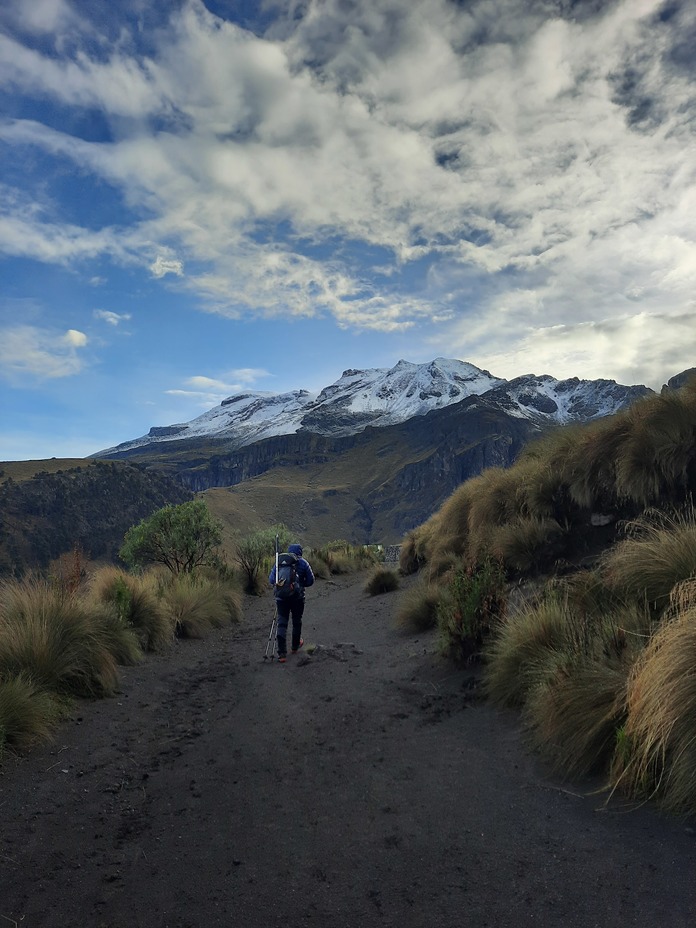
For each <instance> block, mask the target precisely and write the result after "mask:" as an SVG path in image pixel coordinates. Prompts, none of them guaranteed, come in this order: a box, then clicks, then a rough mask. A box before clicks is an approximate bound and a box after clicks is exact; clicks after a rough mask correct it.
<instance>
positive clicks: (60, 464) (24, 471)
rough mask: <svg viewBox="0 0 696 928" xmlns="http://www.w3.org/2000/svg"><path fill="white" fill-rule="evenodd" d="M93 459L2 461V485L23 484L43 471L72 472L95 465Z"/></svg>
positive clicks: (0, 481)
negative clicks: (14, 482)
mask: <svg viewBox="0 0 696 928" xmlns="http://www.w3.org/2000/svg"><path fill="white" fill-rule="evenodd" d="M93 463H94V459H93V458H47V459H43V460H37V461H0V485H2V484H3V483H5V482H6V481H7V480H8V479H10V478H11V479H12V480H15V481H16V482H17V483H21V482H22V481H23V480H31V478H32V477H33V476H34V475H35V474H39V473H41V472H42V471H43V472H44V473H47V474H56V473H58V472H59V471H64V470H71V469H72V468H75V467H86V466H87V465H88V464H93Z"/></svg>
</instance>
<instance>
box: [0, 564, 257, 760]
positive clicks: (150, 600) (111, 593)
mask: <svg viewBox="0 0 696 928" xmlns="http://www.w3.org/2000/svg"><path fill="white" fill-rule="evenodd" d="M240 618H241V596H240V591H239V588H238V585H237V584H236V583H235V582H231V581H230V579H229V578H225V579H221V578H220V577H219V576H218V575H216V573H215V572H214V571H208V572H207V573H206V572H205V571H204V570H200V571H199V572H194V573H186V574H180V575H178V576H177V575H172V574H170V573H169V572H167V571H165V572H161V571H150V572H148V573H145V574H142V575H131V574H127V573H126V572H125V571H122V570H118V569H117V568H110V567H109V568H104V569H102V570H99V571H96V572H95V573H94V575H93V576H91V577H89V578H88V579H87V582H86V583H85V584H84V585H83V586H82V587H81V588H79V589H76V588H72V585H68V586H66V585H65V584H64V583H61V582H60V581H59V580H58V579H57V578H53V579H45V578H39V577H28V578H25V579H24V580H22V581H18V580H10V581H5V582H3V583H0V754H2V751H3V749H4V748H6V747H8V748H23V747H25V746H27V745H28V744H31V743H32V742H33V741H35V740H39V739H42V738H46V737H48V736H49V735H50V734H51V731H52V729H53V727H54V725H55V723H56V722H57V721H58V720H59V719H60V718H61V717H62V716H63V715H64V714H65V713H66V712H67V711H68V710H69V707H70V703H71V700H72V699H74V698H75V697H90V698H96V697H101V696H106V695H109V694H111V693H113V692H114V691H115V690H116V688H117V686H118V673H119V671H118V668H119V667H120V666H126V665H129V664H136V663H138V662H139V661H141V660H142V659H143V657H144V654H145V652H146V651H160V650H163V649H164V648H166V647H167V646H168V645H170V644H171V643H172V642H173V641H174V639H175V637H177V636H180V637H201V636H202V635H204V634H205V633H206V632H207V631H208V630H209V629H211V628H213V627H220V626H222V625H223V624H227V623H231V622H238V621H239V620H240Z"/></svg>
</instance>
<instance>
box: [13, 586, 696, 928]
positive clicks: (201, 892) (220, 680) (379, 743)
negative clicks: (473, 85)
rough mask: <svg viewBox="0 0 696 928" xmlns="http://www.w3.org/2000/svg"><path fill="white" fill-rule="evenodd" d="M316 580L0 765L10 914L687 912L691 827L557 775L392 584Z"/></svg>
mask: <svg viewBox="0 0 696 928" xmlns="http://www.w3.org/2000/svg"><path fill="white" fill-rule="evenodd" d="M363 582H364V577H358V578H355V577H353V578H349V579H345V580H341V581H340V582H339V583H337V584H335V583H326V582H321V581H318V582H317V585H316V586H315V587H314V588H313V589H312V590H311V591H309V594H308V605H307V615H306V622H305V631H304V637H305V640H306V641H308V642H313V643H316V644H318V645H319V646H320V647H319V648H318V650H317V651H316V653H315V654H313V655H311V656H310V655H307V654H303V653H302V652H301V653H300V654H299V655H296V656H294V657H290V658H289V659H288V663H287V664H286V665H285V666H282V665H279V664H273V665H270V664H268V663H264V662H263V660H262V654H263V647H264V644H265V637H266V635H267V633H268V626H269V623H270V616H271V613H270V610H271V600H270V598H269V597H263V598H261V599H259V600H247V614H246V617H245V620H244V623H243V625H242V626H241V627H239V628H236V629H231V630H225V631H223V632H216V633H214V634H213V635H211V636H210V637H209V638H208V639H206V640H205V641H202V642H182V643H180V644H178V645H177V647H176V648H175V649H174V650H173V652H171V653H170V654H168V655H166V656H163V657H157V658H154V659H150V660H148V661H147V662H146V663H145V664H144V665H142V666H140V667H137V668H129V669H127V670H125V671H124V673H123V678H122V686H121V692H120V693H119V695H118V696H117V697H116V698H114V699H109V700H104V701H102V702H99V703H95V704H86V705H84V706H82V707H81V708H80V714H79V715H78V716H77V718H76V719H75V720H74V721H73V722H70V723H68V724H66V725H64V726H62V727H61V729H60V731H59V733H58V735H57V738H56V741H55V743H54V744H52V745H50V746H48V747H46V748H42V749H39V750H35V751H34V752H32V753H31V754H30V755H29V756H28V757H26V758H24V759H22V760H20V761H18V762H10V763H9V764H7V765H6V766H5V768H4V771H3V772H2V773H1V774H0V816H1V820H2V832H1V839H0V928H1V926H3V925H5V926H11V925H13V924H16V925H17V926H21V928H54V926H55V928H58V926H60V928H72V926H84V928H136V926H147V928H199V926H206V928H210V926H218V925H220V926H222V925H225V926H235V928H274V926H281V925H282V926H286V928H299V926H308V925H316V926H326V928H344V926H345V928H372V926H382V928H385V926H390V928H391V926H393V928H431V926H432V928H440V926H441V928H455V926H456V928H461V926H468V925H472V926H491V928H507V926H510V928H512V926H515V928H526V926H545V928H547V926H559V928H560V926H563V928H574V926H577V928H613V926H616V928H624V926H641V928H657V926H664V928H681V926H684V928H686V926H687V925H688V926H689V928H691V926H693V925H694V923H695V921H696V881H695V880H694V877H695V876H696V837H695V836H694V833H693V830H691V829H689V828H686V827H685V826H684V825H683V824H682V823H679V822H674V821H669V820H666V819H663V818H660V817H659V816H658V815H657V814H656V812H655V811H654V810H652V809H650V808H646V807H644V808H641V809H638V810H636V811H632V812H630V813H627V812H626V810H625V808H621V807H619V806H616V805H614V806H612V807H611V809H610V810H607V809H606V808H605V807H604V806H603V799H602V797H597V796H583V795H581V793H582V790H581V789H579V788H578V787H577V786H573V785H568V784H560V783H558V782H556V781H553V780H552V779H550V778H549V777H548V775H547V774H546V772H545V771H544V770H543V768H542V767H541V766H540V765H539V764H538V762H537V761H536V760H535V759H534V757H532V756H531V755H530V754H529V753H528V752H527V751H526V750H525V748H524V745H523V743H522V741H521V737H520V734H519V728H518V720H517V717H516V716H515V715H514V714H507V713H500V712H497V711H495V710H493V709H491V708H490V707H488V706H485V705H481V704H477V703H475V702H474V701H473V700H472V699H471V693H470V690H469V689H468V687H467V677H466V674H462V673H461V672H453V670H452V668H451V667H449V666H447V665H445V664H443V663H442V662H441V661H439V660H438V658H437V657H436V656H435V652H434V638H433V636H432V635H431V634H428V635H423V636H420V637H417V638H413V637H404V636H402V635H400V634H399V633H397V632H395V631H393V630H392V629H391V628H390V619H391V615H392V612H393V610H394V608H395V605H396V602H397V597H398V596H401V595H405V594H404V593H403V592H399V593H396V594H390V595H387V596H381V597H375V598H369V597H367V596H366V595H365V594H363V593H362V583H363Z"/></svg>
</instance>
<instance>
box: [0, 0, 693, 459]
mask: <svg viewBox="0 0 696 928" xmlns="http://www.w3.org/2000/svg"><path fill="white" fill-rule="evenodd" d="M694 48H696V4H694V3H692V2H680V0H666V2H658V0H457V2H454V0H285V2H275V0H269V2H263V0H262V2H252V0H158V2H157V3H152V2H151V0H113V2H110V3H105V2H103V0H32V2H31V3H28V2H27V0H3V2H2V4H1V5H0V416H1V420H0V421H1V427H0V460H26V459H37V458H48V457H54V456H55V457H72V456H75V457H83V456H87V455H89V454H93V453H95V452H97V451H99V450H102V449H104V448H108V447H111V446H113V445H115V444H117V443H119V442H122V441H127V440H129V439H133V438H136V437H138V436H140V435H143V434H145V433H146V432H147V431H148V430H149V428H150V427H151V426H153V425H169V424H172V423H178V422H186V421H188V420H190V419H192V418H194V417H195V416H197V415H199V414H200V413H201V412H203V411H205V410H207V409H210V408H211V407H213V406H215V405H217V404H218V403H219V402H220V401H221V400H222V399H223V398H225V397H227V396H229V395H231V394H234V393H239V392H242V391H247V390H253V391H269V392H272V393H281V392H284V391H287V390H294V389H306V390H309V391H311V392H318V391H319V390H320V389H321V388H322V387H324V386H327V385H328V384H331V383H333V382H334V381H335V380H337V379H338V378H339V377H340V376H341V373H342V372H343V370H345V369H347V368H373V367H383V368H390V367H393V366H394V365H395V364H396V363H397V362H398V361H399V360H400V359H402V358H403V359H405V360H407V361H413V362H417V363H423V362H426V361H430V360H432V359H434V358H437V357H445V358H459V359H460V360H463V361H468V362H470V363H472V364H475V365H477V366H478V367H481V368H483V369H485V370H488V371H490V372H491V373H492V374H494V375H495V376H498V377H505V378H508V379H511V378H513V377H516V376H521V375H524V374H529V373H534V374H537V375H541V374H550V375H552V376H554V377H557V378H566V377H580V378H587V379H594V378H606V379H612V380H616V381H617V382H619V383H624V384H639V383H640V384H646V385H647V386H649V387H651V388H652V389H654V390H658V391H659V389H660V387H661V385H662V384H663V383H665V382H666V380H667V379H669V377H671V376H673V375H674V374H676V373H678V372H680V371H682V370H685V369H687V368H690V367H694V366H696V324H694V321H695V320H694V316H695V313H694V310H695V302H696V287H695V284H696V144H695V140H696V83H695V82H694V71H695V70H696V55H695V54H694Z"/></svg>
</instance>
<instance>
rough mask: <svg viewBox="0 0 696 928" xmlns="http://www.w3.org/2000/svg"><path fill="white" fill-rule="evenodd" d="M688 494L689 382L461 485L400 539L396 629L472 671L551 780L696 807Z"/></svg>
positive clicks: (694, 446)
mask: <svg viewBox="0 0 696 928" xmlns="http://www.w3.org/2000/svg"><path fill="white" fill-rule="evenodd" d="M695 491H696V382H695V381H693V380H692V381H691V382H690V383H689V384H687V385H686V386H685V387H683V388H682V389H681V390H679V391H672V392H666V393H663V394H662V395H661V396H655V397H652V398H650V399H647V400H643V401H641V402H639V403H637V404H635V405H634V406H633V407H631V408H630V409H628V410H626V411H624V412H622V413H620V414H618V415H616V416H613V417H611V418H608V419H605V420H601V421H600V422H597V423H594V424H593V425H591V426H584V427H575V428H572V429H562V430H559V431H558V432H556V433H554V434H551V435H547V436H546V437H544V438H543V439H541V440H540V441H538V442H535V443H533V444H530V445H528V446H527V447H526V448H525V449H524V451H523V452H522V454H521V455H520V456H519V458H518V460H517V461H516V463H515V464H513V465H512V466H511V467H510V468H508V469H506V470H503V469H498V468H493V469H488V470H485V471H483V472H482V473H481V474H480V475H479V476H477V477H474V478H472V479H471V480H469V481H467V482H465V483H464V484H462V485H461V486H460V487H459V488H458V489H457V490H456V491H455V492H454V493H453V494H452V495H451V496H450V497H449V499H448V500H447V501H446V502H445V503H444V505H443V506H442V507H441V508H440V509H439V510H438V511H437V512H436V513H435V514H434V515H433V516H432V517H431V518H430V519H429V520H427V521H426V522H425V523H424V524H423V525H421V526H420V527H419V528H418V529H416V530H415V531H413V532H411V533H409V535H408V536H407V538H406V540H405V543H404V545H403V547H402V556H401V570H402V572H404V573H412V572H416V571H419V572H420V576H421V580H420V583H419V584H417V586H416V587H415V590H416V591H417V593H418V596H417V597H416V596H414V597H413V600H412V603H411V607H412V608H411V612H410V613H409V614H408V615H405V614H402V615H400V616H397V621H399V623H400V624H401V625H402V626H405V627H410V628H412V629H414V630H416V629H418V628H422V627H425V626H428V625H433V624H435V622H437V624H438V627H439V633H440V639H441V643H442V650H443V652H444V653H445V654H448V655H449V656H450V657H452V658H454V659H456V660H458V661H460V662H467V661H470V660H476V661H481V662H482V664H483V668H484V688H485V691H486V693H487V694H488V696H489V698H490V699H492V700H493V701H494V702H496V703H498V704H499V705H501V706H515V707H518V708H519V709H520V710H521V712H522V717H523V721H524V725H525V728H526V730H527V732H528V734H529V737H530V740H531V742H532V743H533V744H534V745H535V747H537V748H538V750H539V751H540V752H541V753H542V754H543V755H544V756H545V757H546V758H547V759H548V761H549V763H550V764H551V765H552V766H553V767H554V768H555V769H556V770H557V771H558V772H560V773H563V774H566V775H568V776H578V775H585V774H589V773H592V774H598V775H603V776H604V777H605V779H606V783H607V788H608V789H611V790H618V791H620V792H622V793H625V794H626V795H628V796H630V797H633V798H637V799H643V798H646V797H656V798H657V799H659V801H660V802H662V803H663V804H664V805H665V806H666V807H668V808H670V809H672V810H674V811H677V812H680V813H686V814H696V686H695V685H694V672H693V668H694V667H695V666H696V511H695V510H694V506H693V499H694V493H695ZM433 602H435V606H434V607H433Z"/></svg>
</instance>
